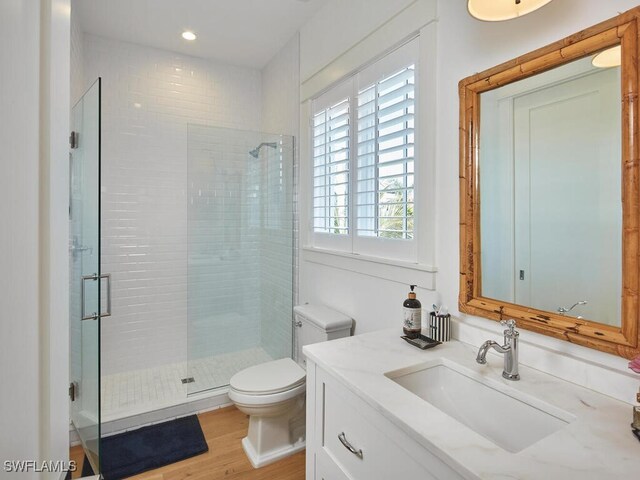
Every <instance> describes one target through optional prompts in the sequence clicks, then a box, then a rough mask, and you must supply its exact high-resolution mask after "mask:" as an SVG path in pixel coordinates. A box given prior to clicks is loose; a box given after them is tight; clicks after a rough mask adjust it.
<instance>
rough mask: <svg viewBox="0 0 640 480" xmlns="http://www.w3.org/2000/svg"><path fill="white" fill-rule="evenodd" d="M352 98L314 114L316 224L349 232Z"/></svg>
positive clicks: (335, 231)
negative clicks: (350, 107)
mask: <svg viewBox="0 0 640 480" xmlns="http://www.w3.org/2000/svg"><path fill="white" fill-rule="evenodd" d="M349 136H350V125H349V99H348V98H345V99H342V100H340V101H339V102H338V103H336V104H335V105H332V106H330V107H328V108H325V109H323V110H321V111H319V112H318V113H316V114H315V115H314V116H313V227H314V230H315V231H316V232H324V233H333V234H337V235H346V234H348V233H349Z"/></svg>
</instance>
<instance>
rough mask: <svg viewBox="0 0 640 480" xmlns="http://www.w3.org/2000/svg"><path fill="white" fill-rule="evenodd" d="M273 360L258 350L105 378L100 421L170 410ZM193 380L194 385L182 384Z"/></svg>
mask: <svg viewBox="0 0 640 480" xmlns="http://www.w3.org/2000/svg"><path fill="white" fill-rule="evenodd" d="M271 360H273V358H272V357H271V356H270V355H269V354H268V353H267V352H265V351H264V350H263V349H262V348H260V347H255V348H251V349H247V350H242V351H239V352H232V353H224V354H220V355H216V356H212V357H204V358H198V359H194V360H192V361H191V362H190V364H189V365H188V364H187V362H181V363H173V364H168V365H160V366H157V367H152V368H145V369H141V370H132V371H130V372H122V373H115V374H111V375H105V376H103V377H102V382H101V387H102V391H101V414H102V419H101V420H102V421H103V422H108V421H111V420H116V419H119V418H124V417H128V416H132V415H138V414H141V413H145V412H149V411H152V410H158V409H161V408H166V407H170V406H172V405H177V404H180V403H184V402H187V401H188V400H189V397H188V394H197V393H198V392H203V393H204V391H206V390H210V389H213V388H218V387H224V386H226V385H228V383H229V379H230V378H231V377H232V376H233V375H234V374H235V373H237V372H239V371H240V370H242V369H244V368H247V367H250V366H252V365H256V364H258V363H263V362H268V361H271ZM187 377H193V378H194V382H193V383H186V384H183V383H182V379H183V378H187Z"/></svg>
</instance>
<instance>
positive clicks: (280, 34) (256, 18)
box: [73, 0, 326, 68]
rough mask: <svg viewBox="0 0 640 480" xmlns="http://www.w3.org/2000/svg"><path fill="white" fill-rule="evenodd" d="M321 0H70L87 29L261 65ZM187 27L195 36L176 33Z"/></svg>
mask: <svg viewBox="0 0 640 480" xmlns="http://www.w3.org/2000/svg"><path fill="white" fill-rule="evenodd" d="M325 3H326V0H75V1H74V3H73V8H77V9H78V10H79V13H80V16H79V18H80V22H81V25H82V29H83V31H84V32H86V33H90V34H94V35H100V36H103V37H108V38H114V39H118V40H123V41H127V42H132V43H137V44H141V45H147V46H150V47H156V48H161V49H164V50H171V51H174V52H179V53H183V54H187V55H193V56H196V57H201V58H207V59H212V60H219V61H222V62H226V63H231V64H234V65H242V66H247V67H253V68H262V67H263V66H264V65H265V64H266V63H267V62H268V61H269V60H270V59H271V58H272V57H273V56H274V55H275V54H276V53H277V52H278V51H279V50H280V49H281V48H282V47H283V46H284V44H285V43H286V42H287V41H288V40H289V39H290V38H291V37H292V36H293V34H294V33H295V32H296V31H298V30H299V29H300V27H301V26H302V25H303V24H304V23H305V22H306V21H307V20H308V19H309V18H311V17H312V16H313V14H314V13H316V12H317V11H318V10H319V9H320V8H321V7H322V6H323V5H324V4H325ZM185 30H191V31H193V32H195V33H196V34H197V35H198V38H197V40H195V41H193V42H188V41H186V40H183V39H182V37H181V34H182V32H183V31H185Z"/></svg>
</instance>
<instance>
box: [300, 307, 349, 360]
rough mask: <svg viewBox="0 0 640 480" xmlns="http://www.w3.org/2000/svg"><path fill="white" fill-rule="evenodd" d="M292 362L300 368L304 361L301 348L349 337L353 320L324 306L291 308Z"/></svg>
mask: <svg viewBox="0 0 640 480" xmlns="http://www.w3.org/2000/svg"><path fill="white" fill-rule="evenodd" d="M293 317H294V339H293V340H294V360H295V361H296V362H298V364H299V365H300V366H302V367H305V366H306V360H305V358H304V354H303V353H302V347H304V346H305V345H310V344H312V343H319V342H326V341H327V340H333V339H335V338H343V337H348V336H350V335H351V329H352V327H353V319H352V318H351V317H349V316H347V315H345V314H344V313H341V312H338V311H336V310H333V309H332V308H329V307H325V306H324V305H298V306H296V307H293Z"/></svg>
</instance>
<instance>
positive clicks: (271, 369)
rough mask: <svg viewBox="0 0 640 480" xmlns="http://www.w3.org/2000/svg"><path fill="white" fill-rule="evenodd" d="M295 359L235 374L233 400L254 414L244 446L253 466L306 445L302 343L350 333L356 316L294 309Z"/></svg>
mask: <svg viewBox="0 0 640 480" xmlns="http://www.w3.org/2000/svg"><path fill="white" fill-rule="evenodd" d="M293 311H294V349H293V351H294V354H293V355H294V358H293V359H291V358H282V359H280V360H274V361H271V362H266V363H261V364H259V365H254V366H253V367H249V368H246V369H244V370H242V371H240V372H238V373H236V374H235V375H234V376H233V377H231V380H230V381H229V398H230V399H231V401H232V402H233V403H234V404H235V406H236V407H237V408H238V409H239V410H240V411H241V412H243V413H245V414H247V415H249V432H248V434H247V436H246V437H244V438H243V439H242V448H243V449H244V451H245V453H246V454H247V457H249V460H250V461H251V464H252V465H253V467H254V468H260V467H262V466H264V465H267V464H269V463H272V462H275V461H276V460H279V459H281V458H283V457H286V456H288V455H292V454H294V453H296V452H299V451H300V450H303V449H304V446H305V390H306V371H305V367H306V361H305V359H304V354H303V353H302V347H303V346H304V345H309V344H312V343H318V342H324V341H327V340H333V339H335V338H342V337H348V336H349V335H351V328H352V325H353V320H352V319H351V318H349V317H348V316H346V315H344V314H342V313H340V312H337V311H335V310H332V309H330V308H328V307H325V306H321V305H299V306H296V307H294V309H293Z"/></svg>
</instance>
